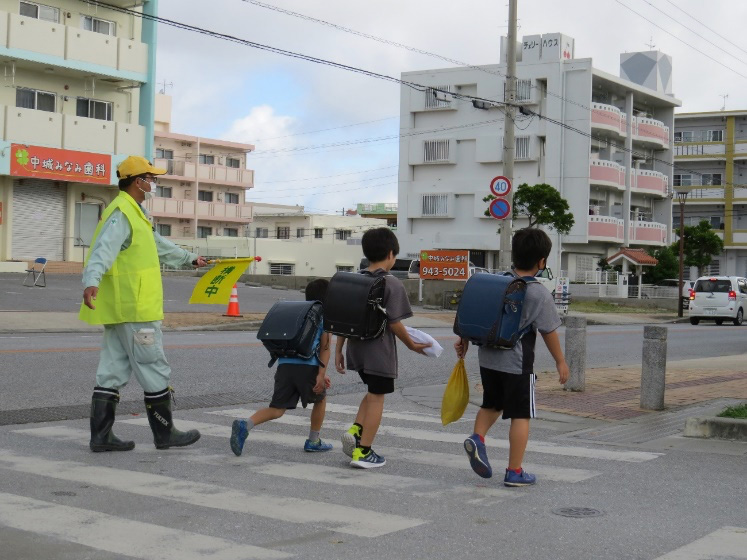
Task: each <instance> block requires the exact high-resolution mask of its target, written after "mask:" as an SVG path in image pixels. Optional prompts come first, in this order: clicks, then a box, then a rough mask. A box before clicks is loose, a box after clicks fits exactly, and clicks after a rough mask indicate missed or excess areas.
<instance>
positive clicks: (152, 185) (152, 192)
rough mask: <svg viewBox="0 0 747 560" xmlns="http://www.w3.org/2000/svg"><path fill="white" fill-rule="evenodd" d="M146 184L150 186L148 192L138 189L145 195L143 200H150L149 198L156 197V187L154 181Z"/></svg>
mask: <svg viewBox="0 0 747 560" xmlns="http://www.w3.org/2000/svg"><path fill="white" fill-rule="evenodd" d="M148 184H149V185H150V190H149V191H146V190H143V189H140V187H138V188H139V189H140V190H141V191H143V193H144V194H145V200H150V199H151V198H153V197H154V196H156V187H157V184H156V182H155V181H151V182H149V183H148Z"/></svg>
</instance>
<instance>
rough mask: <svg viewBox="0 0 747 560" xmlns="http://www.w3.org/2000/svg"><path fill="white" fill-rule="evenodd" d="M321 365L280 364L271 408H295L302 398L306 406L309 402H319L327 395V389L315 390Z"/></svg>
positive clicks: (276, 374)
mask: <svg viewBox="0 0 747 560" xmlns="http://www.w3.org/2000/svg"><path fill="white" fill-rule="evenodd" d="M317 375H319V366H307V365H303V364H280V365H279V366H278V369H277V371H276V372H275V388H274V389H273V391H272V401H271V402H270V408H287V409H294V408H296V406H297V405H298V399H301V405H302V406H303V407H304V408H306V405H307V404H309V403H312V404H313V403H315V402H319V401H321V400H322V399H324V397H326V396H327V392H326V390H324V391H322V392H321V393H315V392H314V385H316V377H317Z"/></svg>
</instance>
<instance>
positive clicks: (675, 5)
mask: <svg viewBox="0 0 747 560" xmlns="http://www.w3.org/2000/svg"><path fill="white" fill-rule="evenodd" d="M666 1H667V2H668V3H669V4H671V5H672V6H674V7H675V8H677V9H678V10H679V11H680V12H682V13H683V14H685V15H686V16H687V17H689V18H690V19H692V20H693V21H695V22H697V23H698V25H702V26H703V27H704V28H706V29H707V30H708V31H710V32H711V33H713V34H714V35H716V36H718V37H721V38H722V39H723V40H724V41H726V42H727V43H729V44H730V45H733V46H735V47H736V48H738V49H739V50H740V51H742V52H743V53H744V54H747V50H744V49H743V48H742V47H740V46H739V45H737V44H736V43H734V42H732V41H730V40H729V39H727V38H726V37H724V36H723V35H721V34H720V33H719V32H718V31H716V30H715V29H712V28H710V27H708V26H707V25H706V24H705V23H703V21H702V20H701V19H700V18H696V17H695V16H692V15H690V14H689V13H687V12H686V11H685V10H683V9H682V8H680V7H679V6H678V5H677V4H675V3H674V2H672V1H671V0H666Z"/></svg>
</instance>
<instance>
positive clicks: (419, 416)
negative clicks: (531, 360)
mask: <svg viewBox="0 0 747 560" xmlns="http://www.w3.org/2000/svg"><path fill="white" fill-rule="evenodd" d="M327 412H334V413H336V414H350V415H356V414H358V407H357V406H351V405H348V404H336V403H327ZM208 414H212V412H208ZM382 417H384V418H389V419H391V420H404V421H406V422H422V423H424V424H438V425H439V426H441V425H442V422H441V416H440V415H438V416H437V415H435V414H423V413H413V412H393V411H391V410H384V413H383V414H382ZM467 421H468V420H467V419H462V420H457V422H456V423H459V422H467Z"/></svg>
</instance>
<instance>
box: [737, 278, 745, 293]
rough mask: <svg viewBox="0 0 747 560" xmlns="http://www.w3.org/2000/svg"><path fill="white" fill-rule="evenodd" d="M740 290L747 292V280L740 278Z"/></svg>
mask: <svg viewBox="0 0 747 560" xmlns="http://www.w3.org/2000/svg"><path fill="white" fill-rule="evenodd" d="M739 291H740V292H742V293H743V294H747V280H739Z"/></svg>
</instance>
